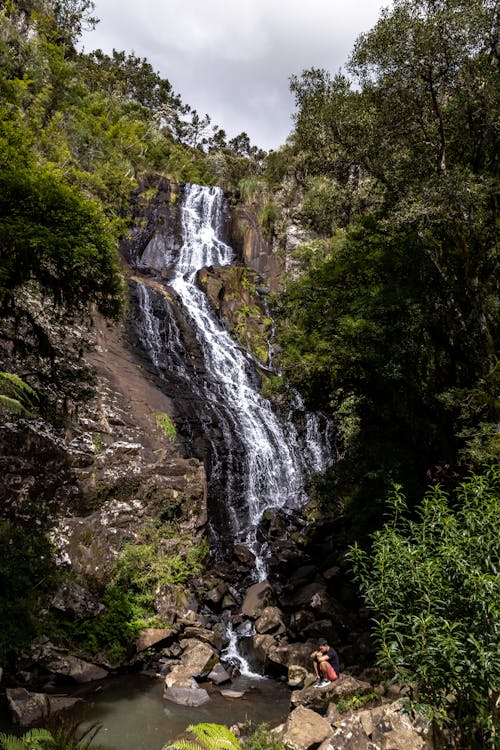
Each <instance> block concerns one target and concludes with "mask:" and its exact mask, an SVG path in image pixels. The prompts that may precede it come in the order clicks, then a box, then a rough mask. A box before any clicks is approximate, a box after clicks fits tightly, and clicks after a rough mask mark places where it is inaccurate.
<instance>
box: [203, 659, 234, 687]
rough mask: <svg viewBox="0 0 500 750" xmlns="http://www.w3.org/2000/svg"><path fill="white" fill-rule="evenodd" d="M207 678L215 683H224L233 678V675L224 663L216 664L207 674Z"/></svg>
mask: <svg viewBox="0 0 500 750" xmlns="http://www.w3.org/2000/svg"><path fill="white" fill-rule="evenodd" d="M207 679H208V680H210V682H213V683H215V685H223V684H224V683H225V682H229V681H230V680H231V676H230V675H229V674H228V672H226V670H225V669H224V667H223V666H222V664H220V663H219V664H216V665H215V667H214V668H213V669H212V671H211V672H209V674H208V675H207Z"/></svg>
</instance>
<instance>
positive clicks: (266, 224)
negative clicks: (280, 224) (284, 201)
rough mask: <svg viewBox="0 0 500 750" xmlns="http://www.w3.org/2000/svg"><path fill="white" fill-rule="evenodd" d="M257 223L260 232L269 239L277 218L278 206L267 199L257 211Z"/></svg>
mask: <svg viewBox="0 0 500 750" xmlns="http://www.w3.org/2000/svg"><path fill="white" fill-rule="evenodd" d="M258 219H259V225H260V228H261V229H262V234H263V235H264V236H265V237H267V239H268V240H271V239H272V238H273V236H274V231H275V225H276V221H277V219H278V208H277V206H276V204H275V203H273V201H268V203H266V204H265V205H264V206H263V207H262V208H261V210H260V211H259V213H258Z"/></svg>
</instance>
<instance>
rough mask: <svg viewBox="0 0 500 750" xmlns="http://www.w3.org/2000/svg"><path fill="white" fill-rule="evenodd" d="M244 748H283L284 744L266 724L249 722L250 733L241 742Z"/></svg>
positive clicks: (280, 749) (248, 749)
mask: <svg viewBox="0 0 500 750" xmlns="http://www.w3.org/2000/svg"><path fill="white" fill-rule="evenodd" d="M243 748H244V750H285V745H284V744H283V742H281V740H279V739H278V738H277V737H276V735H274V734H273V733H272V732H271V730H270V728H269V725H268V724H258V725H257V726H255V727H254V726H253V725H252V724H250V734H249V736H248V737H247V738H246V739H245V740H244V742H243Z"/></svg>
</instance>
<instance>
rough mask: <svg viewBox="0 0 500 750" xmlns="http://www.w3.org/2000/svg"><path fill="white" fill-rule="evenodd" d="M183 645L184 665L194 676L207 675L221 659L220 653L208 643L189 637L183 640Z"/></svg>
mask: <svg viewBox="0 0 500 750" xmlns="http://www.w3.org/2000/svg"><path fill="white" fill-rule="evenodd" d="M181 646H182V647H183V649H184V652H183V654H182V656H181V662H182V666H183V667H184V669H185V670H186V671H188V672H190V674H191V675H192V676H193V677H206V676H207V675H208V674H209V672H211V671H212V669H213V668H214V667H215V665H216V664H217V662H218V661H219V655H218V654H217V652H216V651H215V650H214V649H213V648H212V647H211V646H210V645H209V644H208V643H203V642H202V641H196V640H194V639H188V640H184V641H181Z"/></svg>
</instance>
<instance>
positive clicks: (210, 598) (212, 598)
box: [204, 583, 229, 604]
mask: <svg viewBox="0 0 500 750" xmlns="http://www.w3.org/2000/svg"><path fill="white" fill-rule="evenodd" d="M228 591H229V586H228V585H227V583H219V584H218V585H217V586H215V587H214V588H213V589H210V591H207V593H206V594H205V596H204V599H205V601H207V602H210V603H211V604H220V603H221V601H222V600H223V598H224V596H225V595H226V594H227V592H228Z"/></svg>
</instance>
